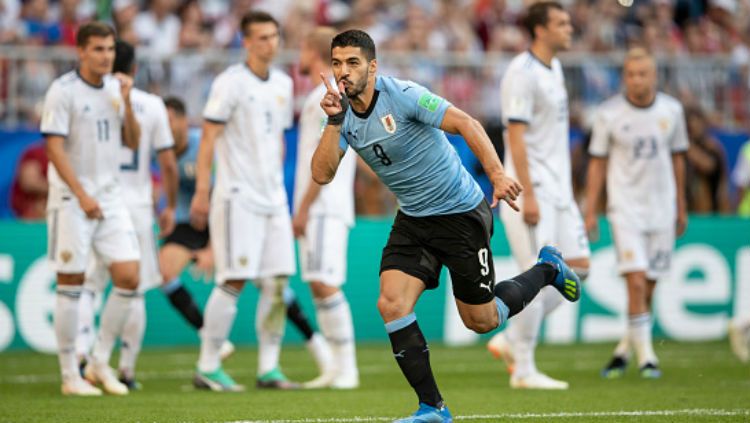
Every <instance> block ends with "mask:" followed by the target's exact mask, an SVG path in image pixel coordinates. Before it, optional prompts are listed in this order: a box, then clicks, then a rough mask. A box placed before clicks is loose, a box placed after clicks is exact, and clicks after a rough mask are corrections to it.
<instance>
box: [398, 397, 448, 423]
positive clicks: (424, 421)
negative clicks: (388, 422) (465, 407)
mask: <svg viewBox="0 0 750 423" xmlns="http://www.w3.org/2000/svg"><path fill="white" fill-rule="evenodd" d="M393 423H453V416H451V412H450V411H448V407H446V406H442V407H441V408H435V407H432V406H430V405H427V404H425V403H422V402H420V403H419V409H418V410H417V412H416V413H414V414H412V415H411V416H409V417H405V418H403V419H398V420H394V421H393Z"/></svg>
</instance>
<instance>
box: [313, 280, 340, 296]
mask: <svg viewBox="0 0 750 423" xmlns="http://www.w3.org/2000/svg"><path fill="white" fill-rule="evenodd" d="M310 292H312V295H313V297H315V299H316V300H322V299H325V298H328V297H330V296H331V295H334V294H336V293H338V292H339V289H338V288H337V287H335V286H331V285H327V284H325V283H323V282H318V281H313V282H310Z"/></svg>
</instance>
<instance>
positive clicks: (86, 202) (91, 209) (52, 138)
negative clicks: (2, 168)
mask: <svg viewBox="0 0 750 423" xmlns="http://www.w3.org/2000/svg"><path fill="white" fill-rule="evenodd" d="M45 138H46V141H47V157H48V158H49V161H50V162H51V163H52V165H53V166H55V170H57V173H58V174H59V175H60V178H62V180H63V182H65V184H66V185H68V187H69V188H70V191H71V192H73V195H75V196H76V198H77V199H78V203H79V204H80V205H81V209H82V210H83V212H84V213H86V217H88V218H89V219H101V218H102V217H103V215H102V210H101V209H100V208H99V203H97V202H96V200H94V199H93V198H91V197H90V196H89V195H88V193H87V192H86V191H85V190H84V189H83V186H82V185H81V182H80V181H79V180H78V177H77V176H76V173H75V171H74V170H73V167H72V166H71V165H70V160H69V159H68V155H67V154H66V153H65V150H64V149H63V143H64V142H65V138H64V137H62V136H59V135H47V136H46V137H45Z"/></svg>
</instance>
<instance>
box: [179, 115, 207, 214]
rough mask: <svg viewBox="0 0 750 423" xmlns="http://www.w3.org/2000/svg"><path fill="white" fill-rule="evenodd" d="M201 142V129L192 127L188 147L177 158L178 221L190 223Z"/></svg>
mask: <svg viewBox="0 0 750 423" xmlns="http://www.w3.org/2000/svg"><path fill="white" fill-rule="evenodd" d="M200 142H201V130H200V129H198V128H191V129H190V130H189V131H188V146H187V149H186V150H185V152H184V153H182V155H181V156H180V157H179V158H178V159H177V169H178V171H179V173H180V184H179V187H178V189H177V208H176V209H175V221H176V222H177V223H190V203H191V202H192V201H193V194H195V168H196V163H195V162H196V160H197V158H198V146H199V145H200Z"/></svg>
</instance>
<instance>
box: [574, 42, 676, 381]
mask: <svg viewBox="0 0 750 423" xmlns="http://www.w3.org/2000/svg"><path fill="white" fill-rule="evenodd" d="M656 81H657V80H656V63H655V62H654V59H653V58H652V57H651V56H650V55H649V53H648V52H646V50H643V49H640V48H636V49H633V50H630V51H629V52H628V53H627V55H626V57H625V62H624V64H623V85H624V87H625V91H624V93H622V94H618V95H617V96H615V97H612V98H610V99H609V100H607V101H605V102H604V103H603V104H602V105H601V106H599V109H598V111H597V112H598V113H597V116H596V119H595V121H594V127H593V131H592V134H591V144H590V146H589V153H590V154H591V156H592V157H591V161H590V163H589V168H588V176H587V183H586V185H587V187H586V188H587V196H586V197H587V200H586V203H587V207H586V228H587V230H588V231H589V233H593V232H592V231H594V232H595V229H596V227H597V220H596V210H595V205H596V204H598V203H599V195H600V194H601V191H602V187H603V186H604V181H605V180H606V181H607V203H608V204H607V216H608V219H609V222H610V226H611V230H612V238H613V239H614V243H615V248H616V250H617V264H618V271H619V272H620V273H621V274H622V275H623V276H624V277H625V280H626V281H627V292H628V308H627V311H628V329H627V331H626V334H625V336H624V337H623V338H622V340H621V341H620V343H619V345H618V346H617V348H616V349H615V352H614V357H613V359H612V360H611V362H610V363H609V364H608V365H607V367H606V368H605V369H604V370H603V372H602V374H603V376H604V377H607V378H615V377H619V376H621V375H622V373H623V371H624V370H625V366H626V364H627V361H628V357H629V355H630V350H631V349H635V351H636V354H637V356H638V365H639V367H640V373H641V376H642V377H644V378H658V377H659V376H660V375H661V372H660V371H659V367H658V360H657V358H656V354H655V353H654V348H653V345H652V342H651V326H652V324H651V323H652V322H651V312H650V310H651V298H652V295H653V292H654V287H655V286H656V281H657V279H658V278H659V277H661V276H664V275H665V274H666V273H667V272H668V271H669V264H670V260H671V257H672V250H673V249H674V242H675V232H676V234H677V236H680V235H682V233H683V232H684V231H685V228H686V225H687V212H686V210H685V209H686V208H685V181H684V178H685V176H684V175H685V161H684V153H685V151H686V150H687V148H688V138H687V131H686V129H685V115H684V113H683V110H682V105H681V104H680V103H679V102H678V101H677V100H675V99H674V98H672V97H670V96H668V95H666V94H663V93H660V92H657V90H656Z"/></svg>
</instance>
